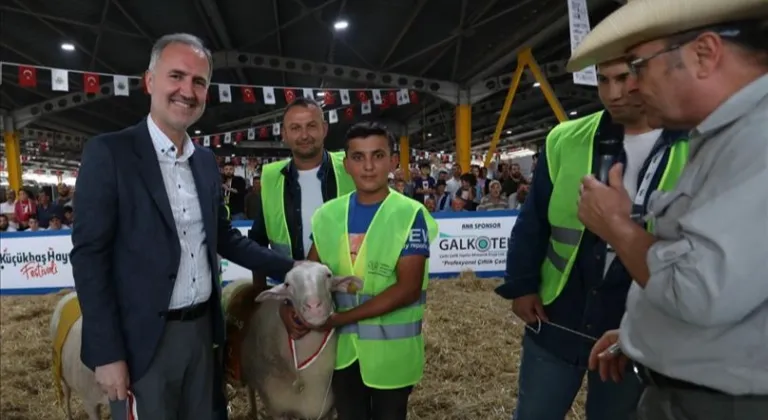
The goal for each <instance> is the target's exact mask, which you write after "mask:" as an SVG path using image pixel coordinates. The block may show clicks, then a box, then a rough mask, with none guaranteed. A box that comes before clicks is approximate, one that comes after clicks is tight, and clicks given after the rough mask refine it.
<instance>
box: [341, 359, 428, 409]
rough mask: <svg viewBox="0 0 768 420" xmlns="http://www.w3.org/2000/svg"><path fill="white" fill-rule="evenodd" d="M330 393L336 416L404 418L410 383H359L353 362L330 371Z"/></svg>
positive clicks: (357, 372)
mask: <svg viewBox="0 0 768 420" xmlns="http://www.w3.org/2000/svg"><path fill="white" fill-rule="evenodd" d="M332 387H333V394H334V399H335V401H336V404H335V405H336V414H337V416H338V420H405V419H406V417H407V416H408V397H410V395H411V391H412V390H413V387H412V386H409V387H405V388H398V389H387V390H382V389H373V388H370V387H368V386H366V385H365V384H364V383H363V378H362V377H361V376H360V365H359V364H358V363H357V362H355V363H354V364H352V365H351V366H349V367H348V368H345V369H341V370H337V371H335V372H334V373H333V382H332Z"/></svg>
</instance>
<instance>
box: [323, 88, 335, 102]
mask: <svg viewBox="0 0 768 420" xmlns="http://www.w3.org/2000/svg"><path fill="white" fill-rule="evenodd" d="M334 103H336V99H335V98H334V97H333V92H331V91H330V90H326V91H325V104H326V105H333V104H334Z"/></svg>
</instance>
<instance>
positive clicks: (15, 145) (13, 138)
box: [3, 131, 22, 193]
mask: <svg viewBox="0 0 768 420" xmlns="http://www.w3.org/2000/svg"><path fill="white" fill-rule="evenodd" d="M3 141H4V142H5V159H6V161H7V165H6V170H7V171H8V184H9V185H10V187H11V189H12V190H14V191H16V193H18V192H19V190H20V189H21V185H22V184H21V146H20V144H19V136H17V135H16V133H14V132H13V131H6V132H5V133H4V134H3Z"/></svg>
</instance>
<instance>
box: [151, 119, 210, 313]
mask: <svg viewBox="0 0 768 420" xmlns="http://www.w3.org/2000/svg"><path fill="white" fill-rule="evenodd" d="M147 127H149V135H150V137H152V143H153V144H154V147H155V151H156V152H157V161H158V163H159V164H160V172H161V173H162V175H163V184H164V185H165V191H166V193H167V194H168V201H169V202H170V203H171V212H173V221H174V222H175V224H176V232H177V233H178V236H179V244H180V245H181V259H180V260H179V268H178V271H177V274H176V282H175V284H174V286H173V294H172V295H171V302H170V304H169V306H168V309H178V308H184V307H187V306H191V305H195V304H198V303H202V302H205V301H207V300H208V299H209V298H210V297H211V291H212V290H211V289H212V287H213V285H212V284H211V279H212V277H211V276H212V273H211V266H210V263H209V261H208V251H207V249H206V238H205V229H204V224H203V215H202V212H201V210H200V200H199V199H198V196H197V187H196V186H195V178H194V176H193V175H192V167H191V165H190V164H189V158H190V157H192V154H193V153H194V152H195V146H194V145H193V144H192V140H191V139H190V138H189V136H187V138H186V139H185V141H184V152H183V153H182V155H181V156H177V150H176V146H174V145H173V142H171V140H170V139H169V138H168V136H166V135H165V134H164V133H163V132H162V131H160V128H159V127H158V126H157V125H156V124H155V122H154V121H152V117H150V116H148V117H147Z"/></svg>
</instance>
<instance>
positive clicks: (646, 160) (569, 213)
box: [496, 59, 688, 420]
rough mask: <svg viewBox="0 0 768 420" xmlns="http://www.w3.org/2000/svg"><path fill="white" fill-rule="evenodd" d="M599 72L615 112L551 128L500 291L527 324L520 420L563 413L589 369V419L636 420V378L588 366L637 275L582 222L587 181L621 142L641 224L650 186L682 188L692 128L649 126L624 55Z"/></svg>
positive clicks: (618, 152)
mask: <svg viewBox="0 0 768 420" xmlns="http://www.w3.org/2000/svg"><path fill="white" fill-rule="evenodd" d="M597 71H598V93H599V96H600V99H601V101H602V103H603V105H604V106H605V108H606V111H607V112H606V111H601V112H597V113H594V114H591V115H587V116H584V117H582V118H579V119H576V120H572V121H567V122H563V123H561V124H559V125H558V126H557V127H555V128H554V129H553V130H552V131H551V132H550V133H549V135H548V137H547V141H546V147H545V150H544V151H543V152H541V154H540V156H539V160H538V164H537V166H536V169H535V175H534V177H533V185H532V187H531V189H530V192H529V196H528V198H527V199H526V200H525V204H524V205H523V208H522V210H521V212H520V215H519V216H518V220H517V223H516V224H515V227H514V228H513V230H512V237H511V239H510V243H509V251H508V254H507V270H506V277H505V283H504V284H503V285H501V286H499V287H498V288H497V289H496V293H497V294H499V295H500V296H502V297H504V298H506V299H510V300H512V302H513V311H514V313H515V314H516V315H517V316H518V317H520V318H521V319H522V320H523V321H524V322H525V323H526V324H527V327H528V328H526V332H525V337H524V338H523V343H522V346H523V357H522V359H521V362H520V370H519V384H518V389H519V392H518V399H517V407H516V409H515V413H514V416H513V419H515V420H550V419H552V420H555V419H557V420H562V419H563V418H564V417H565V416H566V413H567V412H568V411H569V410H570V408H571V405H572V403H573V400H574V398H575V396H576V394H577V393H578V391H579V389H580V388H581V384H582V380H583V378H584V375H585V374H587V375H588V381H587V406H586V417H587V418H588V419H590V420H619V419H621V420H624V419H628V418H632V417H631V416H632V415H633V413H634V411H635V407H636V406H637V401H638V399H639V396H640V394H641V392H642V385H641V383H640V381H639V380H638V379H637V377H635V376H634V375H631V374H629V375H624V378H623V380H621V381H620V382H619V383H614V382H604V381H602V380H601V379H600V377H599V373H597V372H587V366H588V361H589V354H590V350H591V348H592V345H593V344H594V342H595V340H596V339H597V338H599V337H600V336H601V335H602V334H603V333H604V332H605V331H608V330H612V329H615V328H617V327H618V326H619V323H620V322H621V317H622V315H623V313H624V308H625V302H626V297H627V292H628V290H629V286H630V285H631V283H632V278H631V277H630V275H629V274H628V272H627V270H626V268H625V267H624V266H623V265H622V262H621V261H620V260H619V259H618V258H615V253H614V252H613V250H612V249H609V248H608V247H607V246H606V243H605V242H604V241H603V240H601V239H600V238H598V237H597V236H596V235H595V234H594V233H592V232H590V231H588V230H586V229H585V228H584V225H583V224H582V223H581V222H580V221H579V219H578V204H577V203H578V199H579V191H580V186H581V180H582V178H583V177H585V176H586V175H588V174H597V173H600V172H601V169H602V167H603V166H606V167H610V166H611V163H612V162H611V161H610V160H609V161H608V162H604V160H603V159H602V158H601V155H606V153H604V151H605V148H604V145H606V144H608V142H607V141H608V140H616V141H617V143H616V144H618V146H617V147H615V148H614V149H615V151H614V153H612V154H613V155H615V156H616V160H618V161H619V162H622V163H623V164H624V168H625V171H624V178H623V180H624V184H625V188H626V189H627V191H628V192H629V194H630V197H632V201H633V203H634V206H633V211H632V212H633V214H634V215H635V216H636V217H637V221H638V223H641V224H643V221H642V216H643V215H644V213H645V209H646V206H647V204H648V199H649V197H650V191H653V190H659V189H661V190H670V189H672V188H673V187H674V186H675V184H676V182H677V178H678V176H679V175H680V173H681V172H682V169H683V167H684V165H685V162H686V160H687V155H688V143H687V139H686V133H684V132H672V131H665V130H654V129H652V128H651V127H653V126H657V125H654V124H649V122H648V120H647V117H646V115H645V113H644V112H643V109H642V105H641V102H640V101H639V98H638V96H637V92H636V89H635V85H636V84H635V83H634V80H632V79H631V77H633V76H632V75H631V74H630V71H629V67H628V66H627V64H626V61H625V60H620V59H618V60H614V61H609V62H605V63H603V64H601V65H599V66H598V69H597ZM601 145H602V146H601ZM610 154H611V153H608V155H610ZM601 162H604V163H602V164H601Z"/></svg>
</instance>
